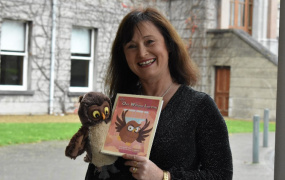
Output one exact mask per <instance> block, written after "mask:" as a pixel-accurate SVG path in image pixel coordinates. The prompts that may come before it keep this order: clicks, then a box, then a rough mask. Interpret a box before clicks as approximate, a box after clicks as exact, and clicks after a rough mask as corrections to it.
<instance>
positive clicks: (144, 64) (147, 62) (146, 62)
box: [139, 59, 155, 66]
mask: <svg viewBox="0 0 285 180" xmlns="http://www.w3.org/2000/svg"><path fill="white" fill-rule="evenodd" d="M154 61H155V59H151V60H148V61H144V62H142V63H139V65H140V66H147V65H149V64H151V63H153V62H154Z"/></svg>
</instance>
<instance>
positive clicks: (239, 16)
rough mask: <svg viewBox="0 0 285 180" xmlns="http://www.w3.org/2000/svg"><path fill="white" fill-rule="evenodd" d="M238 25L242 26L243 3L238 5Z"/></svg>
mask: <svg viewBox="0 0 285 180" xmlns="http://www.w3.org/2000/svg"><path fill="white" fill-rule="evenodd" d="M238 26H244V4H239V7H238Z"/></svg>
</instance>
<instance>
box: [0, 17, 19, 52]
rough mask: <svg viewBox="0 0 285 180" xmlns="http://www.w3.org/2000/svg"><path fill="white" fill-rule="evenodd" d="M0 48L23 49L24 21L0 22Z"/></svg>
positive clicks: (5, 49)
mask: <svg viewBox="0 0 285 180" xmlns="http://www.w3.org/2000/svg"><path fill="white" fill-rule="evenodd" d="M1 50H4V51H19V52H23V51H25V23H23V22H17V21H9V20H5V21H4V22H3V23H2V26H1Z"/></svg>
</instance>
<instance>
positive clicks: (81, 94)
mask: <svg viewBox="0 0 285 180" xmlns="http://www.w3.org/2000/svg"><path fill="white" fill-rule="evenodd" d="M84 94H86V92H68V93H67V96H69V97H79V96H83V95H84Z"/></svg>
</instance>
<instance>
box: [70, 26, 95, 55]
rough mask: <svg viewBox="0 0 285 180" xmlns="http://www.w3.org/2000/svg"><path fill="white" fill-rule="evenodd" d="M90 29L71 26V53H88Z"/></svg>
mask: <svg viewBox="0 0 285 180" xmlns="http://www.w3.org/2000/svg"><path fill="white" fill-rule="evenodd" d="M90 47H91V30H90V29H86V28H73V29H72V33H71V53H72V54H79V55H90Z"/></svg>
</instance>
